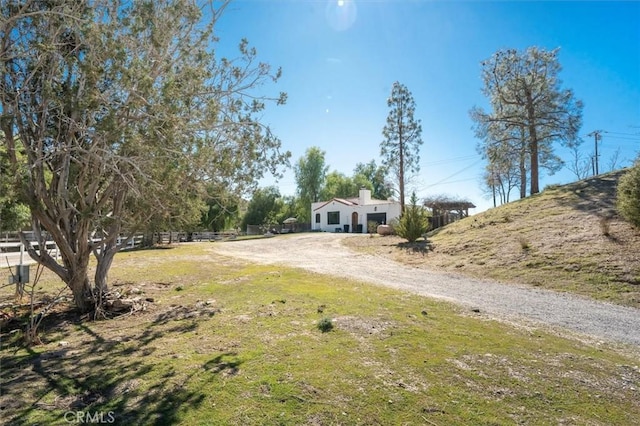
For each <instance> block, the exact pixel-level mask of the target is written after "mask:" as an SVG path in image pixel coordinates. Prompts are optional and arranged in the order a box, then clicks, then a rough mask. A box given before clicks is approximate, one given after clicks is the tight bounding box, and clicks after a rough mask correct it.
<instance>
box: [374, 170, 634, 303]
mask: <svg viewBox="0 0 640 426" xmlns="http://www.w3.org/2000/svg"><path fill="white" fill-rule="evenodd" d="M624 171H625V170H620V171H616V172H612V173H609V174H605V175H600V176H598V177H594V178H590V179H586V180H583V181H579V182H576V183H572V184H569V185H564V186H555V187H551V188H548V189H545V190H544V191H543V192H542V193H540V194H537V195H535V196H532V197H528V198H526V199H523V200H519V201H515V202H512V203H509V204H506V205H503V206H500V207H497V208H494V209H491V210H488V211H486V212H483V213H480V214H477V215H474V216H471V217H468V218H466V219H464V220H461V221H459V222H456V223H453V224H450V225H448V226H446V227H444V228H441V229H438V230H436V231H433V232H432V233H431V234H430V236H429V242H430V249H429V250H420V249H419V248H418V247H407V246H404V245H402V244H398V243H399V242H400V241H401V240H400V239H399V238H397V237H394V240H391V239H387V240H385V239H384V238H374V239H370V240H373V241H372V242H371V243H369V244H370V247H369V248H366V249H365V250H367V251H369V252H376V253H378V254H384V255H385V256H391V257H393V258H394V259H395V260H399V261H402V262H405V263H410V264H412V265H414V266H416V267H425V268H443V269H446V270H451V271H457V272H460V273H464V274H468V275H472V276H476V277H482V278H491V279H497V280H500V281H505V282H513V283H522V284H529V285H534V286H540V287H544V288H549V289H554V290H558V291H568V292H572V293H578V294H582V295H585V296H589V297H594V298H597V299H601V300H609V301H611V302H614V303H619V304H624V305H628V306H634V307H640V231H639V230H637V229H634V228H633V227H631V226H630V225H629V224H628V223H626V222H625V221H624V220H623V219H622V218H621V217H620V216H619V215H618V214H617V212H616V209H615V196H616V186H617V182H618V179H619V178H620V176H621V175H622V174H623V173H624ZM374 241H375V243H374ZM376 244H377V245H379V246H380V247H379V248H374V245H376ZM363 249H364V248H363Z"/></svg>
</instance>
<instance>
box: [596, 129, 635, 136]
mask: <svg viewBox="0 0 640 426" xmlns="http://www.w3.org/2000/svg"><path fill="white" fill-rule="evenodd" d="M603 133H608V134H611V135H622V136H637V137H640V133H623V132H610V131H608V130H603Z"/></svg>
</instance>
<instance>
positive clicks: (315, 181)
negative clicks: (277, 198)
mask: <svg viewBox="0 0 640 426" xmlns="http://www.w3.org/2000/svg"><path fill="white" fill-rule="evenodd" d="M324 155H325V152H324V151H322V150H321V149H320V148H318V147H316V146H312V147H311V148H308V149H307V151H306V152H305V155H304V156H303V157H301V158H300V159H299V160H298V163H297V164H296V165H295V167H294V172H295V176H296V184H297V185H298V196H299V197H300V201H301V203H303V204H304V205H305V210H304V212H305V213H304V215H305V219H306V220H311V203H315V202H317V201H320V191H321V190H322V187H323V185H324V181H325V178H326V176H327V171H328V170H329V166H327V165H326V164H325V159H324Z"/></svg>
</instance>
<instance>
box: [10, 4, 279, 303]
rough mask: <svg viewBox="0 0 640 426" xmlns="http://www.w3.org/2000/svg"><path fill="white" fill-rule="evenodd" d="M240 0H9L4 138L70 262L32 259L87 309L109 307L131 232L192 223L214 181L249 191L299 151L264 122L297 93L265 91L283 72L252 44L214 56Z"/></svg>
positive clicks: (21, 195)
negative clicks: (110, 285)
mask: <svg viewBox="0 0 640 426" xmlns="http://www.w3.org/2000/svg"><path fill="white" fill-rule="evenodd" d="M228 3H229V2H228V1H226V0H225V1H221V2H216V3H215V5H214V3H213V2H207V4H206V7H205V5H199V4H196V3H195V2H190V1H185V0H157V1H156V0H153V1H152V0H132V1H129V2H113V1H109V0H91V1H89V0H80V1H74V2H45V1H29V2H18V1H16V0H9V1H3V2H2V3H1V4H0V10H1V12H2V15H1V16H2V20H0V107H1V112H2V116H1V119H0V129H1V130H2V131H3V132H4V137H3V138H2V145H3V146H4V147H5V149H6V152H7V153H8V156H9V172H10V173H9V174H10V175H11V176H14V177H15V181H14V184H15V187H16V188H17V189H18V191H17V196H18V199H19V201H22V202H24V203H25V204H26V205H28V207H29V209H30V212H31V226H32V229H33V230H34V231H35V234H36V238H37V240H38V242H39V243H40V245H41V246H42V243H43V242H44V238H45V236H44V232H45V231H46V232H47V233H48V235H49V237H50V238H52V239H53V240H54V241H55V242H56V244H57V245H58V247H59V251H60V255H61V258H62V263H58V262H57V261H56V260H55V259H53V258H52V257H50V256H49V255H48V254H47V253H46V252H44V251H43V252H41V253H38V252H36V251H35V250H34V249H33V248H31V247H30V248H29V254H30V255H31V257H32V258H33V259H35V260H36V261H38V262H39V263H41V264H43V265H44V266H46V267H47V268H49V269H50V270H52V271H53V272H54V273H56V274H57V275H58V276H59V277H60V278H61V279H62V280H63V281H64V282H65V283H66V284H67V285H68V286H69V288H70V289H71V290H72V292H73V295H74V300H75V303H76V305H77V306H78V308H79V309H81V310H83V311H88V310H91V309H93V308H94V307H95V308H99V305H100V301H101V295H102V294H103V293H104V292H105V291H106V290H107V271H108V270H109V268H110V266H111V263H112V261H113V258H114V255H115V253H116V252H117V251H118V250H119V249H120V246H119V245H118V236H119V234H120V233H123V232H124V233H126V234H132V233H135V232H136V231H137V230H139V229H143V228H145V227H148V226H149V224H155V226H164V225H167V224H169V225H174V224H176V223H184V222H189V223H191V222H193V219H194V218H198V217H199V215H200V213H201V208H202V207H203V206H202V200H203V199H204V197H203V193H204V190H205V189H206V186H207V185H208V184H213V185H215V186H217V187H224V188H226V189H227V190H228V191H230V192H232V193H237V194H242V193H245V192H246V191H247V190H251V189H252V188H253V187H255V182H256V181H257V179H259V178H260V177H262V175H263V174H264V172H265V171H267V170H268V171H271V172H273V173H276V171H277V167H278V166H279V165H281V164H283V163H286V161H287V159H288V156H289V154H288V153H281V152H280V150H279V147H280V141H279V140H278V139H277V138H275V137H274V136H273V135H272V134H271V132H270V131H269V129H268V128H267V127H265V126H264V125H263V124H262V123H261V122H260V121H259V118H258V117H259V116H260V113H261V111H262V110H263V109H264V108H265V104H266V102H268V101H273V102H274V103H277V104H281V103H283V102H284V101H285V98H286V96H285V95H284V94H280V96H275V97H266V96H262V95H261V94H260V93H259V92H258V89H259V87H260V86H261V85H263V84H264V83H267V82H274V81H277V80H278V78H279V76H280V70H272V68H271V67H270V66H269V65H268V64H265V63H259V62H257V53H256V51H255V49H253V48H251V47H250V46H249V44H248V42H247V41H246V40H242V42H241V43H240V45H239V53H238V57H237V58H234V59H227V58H219V57H217V56H216V55H214V48H215V47H216V46H217V44H218V43H219V41H218V39H217V36H216V34H215V32H214V26H216V24H217V23H218V21H219V19H220V18H221V16H222V12H223V11H224V9H225V7H226V6H227V5H228ZM204 12H206V16H205V15H203V13H204ZM21 150H22V151H24V153H25V163H26V167H23V166H22V164H21V162H20V160H19V159H18V157H17V154H16V153H17V152H20V151H21ZM92 253H93V255H94V256H95V258H96V265H95V273H94V274H93V279H91V278H90V276H89V259H90V256H91V254H92Z"/></svg>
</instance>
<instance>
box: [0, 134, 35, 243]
mask: <svg viewBox="0 0 640 426" xmlns="http://www.w3.org/2000/svg"><path fill="white" fill-rule="evenodd" d="M0 136H1V135H0ZM18 156H20V157H22V156H21V155H20V154H18ZM20 161H21V160H20ZM10 169H11V167H10V162H9V155H8V153H7V151H6V148H5V147H4V146H3V145H0V231H19V230H21V229H22V228H23V227H25V226H26V225H27V224H29V218H30V216H29V208H28V207H27V206H26V205H24V204H23V203H20V202H18V197H17V194H16V191H15V185H14V182H13V180H12V176H11V173H10Z"/></svg>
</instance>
